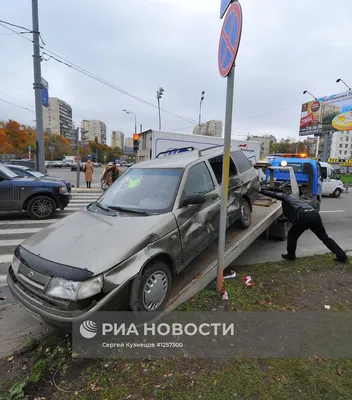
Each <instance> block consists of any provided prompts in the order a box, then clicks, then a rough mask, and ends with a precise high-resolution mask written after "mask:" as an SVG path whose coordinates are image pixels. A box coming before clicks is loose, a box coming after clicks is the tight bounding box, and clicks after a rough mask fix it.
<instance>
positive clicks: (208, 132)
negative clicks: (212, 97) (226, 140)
mask: <svg viewBox="0 0 352 400" xmlns="http://www.w3.org/2000/svg"><path fill="white" fill-rule="evenodd" d="M221 134H222V121H217V120H215V119H213V120H211V121H207V122H205V123H204V124H201V126H200V127H199V125H197V126H195V127H194V129H193V135H205V136H215V137H221Z"/></svg>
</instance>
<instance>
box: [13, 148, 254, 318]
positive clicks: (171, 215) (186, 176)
mask: <svg viewBox="0 0 352 400" xmlns="http://www.w3.org/2000/svg"><path fill="white" fill-rule="evenodd" d="M221 180H222V148H221V149H207V150H206V149H205V150H202V151H199V150H192V151H189V152H185V153H179V154H175V155H171V156H164V155H163V154H159V155H158V157H157V158H155V159H153V160H149V161H144V162H141V163H139V164H136V165H134V166H133V167H131V168H130V169H128V170H127V172H126V173H125V174H124V175H122V176H121V177H120V178H119V179H118V180H117V181H115V183H114V184H113V185H112V186H111V187H110V188H109V189H108V190H107V191H106V192H105V193H104V194H103V195H102V196H101V197H100V198H99V199H98V200H97V201H95V202H93V203H91V204H90V205H88V206H87V207H86V208H84V209H82V210H81V211H79V212H76V213H74V214H72V215H71V216H68V217H66V218H65V219H64V220H62V221H60V222H57V223H55V224H53V225H51V226H50V227H49V228H45V229H44V230H42V231H41V232H40V233H37V234H35V235H34V236H32V237H31V238H29V239H27V240H26V241H24V242H23V243H22V244H21V245H20V246H18V247H17V249H16V251H15V255H14V257H13V261H12V265H11V267H10V268H9V272H8V284H9V287H10V289H11V292H12V293H13V295H14V296H15V298H16V299H17V300H19V302H20V303H22V304H23V305H24V306H25V307H26V308H27V309H29V310H30V311H31V313H32V314H33V313H34V315H37V317H38V318H41V319H42V320H44V321H46V322H50V323H52V324H54V325H67V324H71V323H72V322H73V321H82V320H85V319H87V318H90V317H91V316H92V315H93V314H94V313H95V312H96V311H98V310H110V309H116V308H122V309H125V307H129V308H130V309H132V310H142V311H160V310H162V309H163V308H164V307H165V305H166V303H167V301H168V298H169V296H170V293H171V288H172V281H173V277H174V276H175V275H177V274H179V273H180V272H181V271H182V270H183V269H184V268H186V267H187V265H188V264H189V263H190V262H191V261H192V260H193V259H194V258H195V257H196V256H197V255H198V254H199V253H201V252H202V251H203V250H204V249H206V248H207V247H208V246H209V245H210V244H211V243H212V242H213V241H215V240H216V239H217V238H218V233H219V219H220V208H221V207H220V206H221V192H222V183H221ZM258 193H259V180H258V176H257V174H256V171H255V170H254V168H253V167H252V165H251V163H250V162H249V161H248V159H247V157H246V156H245V155H244V154H243V152H242V151H240V150H238V151H233V152H231V165H230V178H229V201H228V223H229V224H230V225H233V224H235V223H236V224H237V223H238V224H239V225H240V226H241V227H242V228H244V229H245V228H248V227H249V226H250V223H251V210H252V204H253V202H254V201H255V199H256V197H257V195H258ZM88 231H90V232H94V234H92V235H91V234H87V235H84V234H83V235H82V232H88ZM121 231H123V232H124V234H123V235H121ZM117 238H118V239H117ZM63 249H64V251H63ZM78 314H79V316H77V315H78Z"/></svg>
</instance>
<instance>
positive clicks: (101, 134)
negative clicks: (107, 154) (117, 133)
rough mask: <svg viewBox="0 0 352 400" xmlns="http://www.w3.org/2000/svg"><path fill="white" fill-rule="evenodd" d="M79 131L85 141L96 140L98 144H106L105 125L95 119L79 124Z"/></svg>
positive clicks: (85, 120)
mask: <svg viewBox="0 0 352 400" xmlns="http://www.w3.org/2000/svg"><path fill="white" fill-rule="evenodd" d="M81 131H82V134H83V135H84V137H85V138H86V140H87V141H94V140H95V138H97V139H98V143H102V144H106V125H105V123H104V122H102V121H99V120H96V119H89V120H88V119H84V120H83V121H82V122H81Z"/></svg>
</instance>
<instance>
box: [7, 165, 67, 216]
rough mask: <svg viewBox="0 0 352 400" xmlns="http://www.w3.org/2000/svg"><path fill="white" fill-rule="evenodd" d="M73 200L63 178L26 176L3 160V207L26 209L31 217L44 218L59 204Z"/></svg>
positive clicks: (8, 209) (13, 209)
mask: <svg viewBox="0 0 352 400" xmlns="http://www.w3.org/2000/svg"><path fill="white" fill-rule="evenodd" d="M69 202H70V194H69V193H68V190H67V187H66V185H65V184H64V183H63V182H60V181H53V180H50V178H46V177H41V178H30V177H26V178H23V177H20V176H18V175H17V174H15V173H14V172H12V171H11V170H10V169H9V168H7V167H6V166H5V165H3V164H1V163H0V211H22V210H25V211H27V212H28V215H29V217H30V218H31V219H37V220H43V219H48V218H52V216H53V215H54V213H55V211H56V209H58V208H59V209H61V210H64V209H65V207H66V206H67V205H68V203H69Z"/></svg>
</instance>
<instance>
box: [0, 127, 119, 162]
mask: <svg viewBox="0 0 352 400" xmlns="http://www.w3.org/2000/svg"><path fill="white" fill-rule="evenodd" d="M36 141H37V132H36V130H35V129H34V128H33V127H29V126H24V125H21V124H20V123H18V122H17V121H13V120H9V121H0V156H1V155H13V156H15V157H16V158H28V149H29V146H31V152H32V156H33V157H34V156H35V154H36V152H37V149H36V147H37V146H36ZM44 147H45V160H48V161H50V160H51V159H52V160H62V159H63V158H64V157H65V156H74V155H76V154H77V148H76V147H75V144H73V145H72V143H71V141H70V140H69V139H67V138H66V137H64V136H60V135H50V134H48V133H44ZM79 150H80V156H81V158H82V160H83V161H86V160H87V159H88V156H89V155H90V156H91V157H92V159H93V158H94V160H97V161H98V162H100V163H104V162H106V161H112V160H114V159H116V158H119V157H120V156H121V155H122V150H121V148H120V147H115V148H111V147H110V146H108V145H106V144H101V143H97V140H96V141H89V142H88V143H87V144H86V145H83V144H80V149H79ZM94 154H96V155H97V157H96V158H95V157H94Z"/></svg>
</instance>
